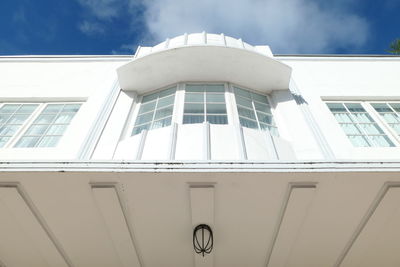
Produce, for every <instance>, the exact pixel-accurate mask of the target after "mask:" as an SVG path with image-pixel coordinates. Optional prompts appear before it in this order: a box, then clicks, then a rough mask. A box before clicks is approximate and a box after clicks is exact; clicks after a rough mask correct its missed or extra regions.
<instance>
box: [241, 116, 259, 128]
mask: <svg viewBox="0 0 400 267" xmlns="http://www.w3.org/2000/svg"><path fill="white" fill-rule="evenodd" d="M239 120H240V124H241V125H242V126H243V127H247V128H252V129H258V125H257V122H255V121H252V120H248V119H245V118H242V117H239Z"/></svg>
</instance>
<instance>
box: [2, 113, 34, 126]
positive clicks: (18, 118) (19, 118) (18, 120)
mask: <svg viewBox="0 0 400 267" xmlns="http://www.w3.org/2000/svg"><path fill="white" fill-rule="evenodd" d="M28 117H29V114H19V115H17V114H14V115H12V116H11V118H10V119H9V120H8V122H7V123H9V124H23V123H24V121H25V120H26V119H27V118H28Z"/></svg>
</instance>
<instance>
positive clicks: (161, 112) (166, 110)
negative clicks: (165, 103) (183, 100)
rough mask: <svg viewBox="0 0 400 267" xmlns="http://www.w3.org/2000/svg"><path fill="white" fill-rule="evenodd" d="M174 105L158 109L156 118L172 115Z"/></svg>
mask: <svg viewBox="0 0 400 267" xmlns="http://www.w3.org/2000/svg"><path fill="white" fill-rule="evenodd" d="M172 110H173V106H169V107H167V108H163V109H160V110H157V111H156V115H155V116H154V120H158V119H161V118H165V117H167V116H171V115H172Z"/></svg>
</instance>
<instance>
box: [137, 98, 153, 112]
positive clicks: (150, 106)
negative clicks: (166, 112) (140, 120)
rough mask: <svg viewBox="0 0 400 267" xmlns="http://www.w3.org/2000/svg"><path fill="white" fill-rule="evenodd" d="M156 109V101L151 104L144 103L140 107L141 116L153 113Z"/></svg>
mask: <svg viewBox="0 0 400 267" xmlns="http://www.w3.org/2000/svg"><path fill="white" fill-rule="evenodd" d="M155 107H156V101H153V102H149V103H143V104H141V105H140V110H139V114H143V113H146V112H149V111H153V110H154V109H155Z"/></svg>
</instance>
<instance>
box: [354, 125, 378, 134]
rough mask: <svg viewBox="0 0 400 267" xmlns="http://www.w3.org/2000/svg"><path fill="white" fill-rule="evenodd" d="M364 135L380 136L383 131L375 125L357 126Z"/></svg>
mask: <svg viewBox="0 0 400 267" xmlns="http://www.w3.org/2000/svg"><path fill="white" fill-rule="evenodd" d="M358 126H359V127H360V128H361V129H362V130H363V131H364V132H365V133H366V134H382V133H383V131H382V130H381V129H380V128H379V126H378V125H376V124H375V123H371V124H369V123H368V124H359V125H358Z"/></svg>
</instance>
